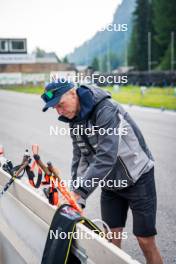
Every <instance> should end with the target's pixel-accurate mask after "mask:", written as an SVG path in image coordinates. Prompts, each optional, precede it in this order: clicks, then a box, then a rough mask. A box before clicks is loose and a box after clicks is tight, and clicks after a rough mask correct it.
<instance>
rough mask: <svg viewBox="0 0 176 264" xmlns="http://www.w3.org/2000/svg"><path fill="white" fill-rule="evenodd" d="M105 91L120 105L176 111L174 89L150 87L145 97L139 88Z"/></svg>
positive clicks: (39, 91)
mask: <svg viewBox="0 0 176 264" xmlns="http://www.w3.org/2000/svg"><path fill="white" fill-rule="evenodd" d="M1 89H4V90H10V91H16V92H22V93H31V94H42V93H43V91H44V88H43V86H36V87H33V86H21V87H20V86H13V87H12V86H11V87H10V86H9V87H4V88H1ZM103 89H105V90H108V91H110V92H111V94H112V97H113V98H114V99H115V100H116V101H118V102H120V103H124V104H132V105H139V106H146V107H154V108H161V107H163V108H165V109H170V110H176V96H174V89H173V88H170V87H167V88H159V87H150V88H148V89H147V91H146V93H145V95H144V96H142V95H141V93H140V87H139V86H131V85H128V86H124V87H121V88H120V91H119V92H115V91H114V90H113V88H112V87H106V88H103Z"/></svg>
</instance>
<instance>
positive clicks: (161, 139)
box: [0, 91, 176, 264]
mask: <svg viewBox="0 0 176 264" xmlns="http://www.w3.org/2000/svg"><path fill="white" fill-rule="evenodd" d="M41 108H42V102H41V100H40V97H39V96H37V95H29V94H22V93H13V92H5V91H0V144H3V146H4V148H5V152H6V157H8V158H9V159H11V160H12V161H14V163H19V162H20V161H21V158H22V155H23V153H24V150H25V149H26V148H31V145H32V144H33V143H38V144H39V145H40V146H41V156H42V157H43V159H44V161H48V160H51V161H53V163H54V164H56V165H57V167H59V168H60V170H61V174H62V178H63V179H69V178H70V164H71V158H72V145H71V141H70V137H69V135H65V136H61V135H50V128H51V127H52V128H55V129H59V128H61V127H65V128H67V125H65V124H64V123H59V122H58V121H57V115H56V113H55V112H54V111H53V110H49V111H48V112H46V113H43V112H42V111H41ZM127 110H128V111H129V112H130V114H131V115H132V116H133V117H134V119H135V120H136V122H137V123H138V125H139V126H140V128H141V129H142V131H143V133H144V135H145V138H146V141H147V143H148V144H149V146H150V149H151V150H152V152H153V154H154V157H155V160H156V186H157V193H158V211H157V230H158V235H157V244H158V246H159V248H160V250H161V254H162V256H163V258H164V263H167V264H172V263H176V187H175V186H176V132H175V131H176V114H175V113H169V112H161V111H159V110H146V109H142V108H138V107H131V108H129V107H127ZM99 198H100V190H99V189H97V190H96V191H95V192H94V193H93V194H92V195H91V197H90V198H89V199H88V201H87V207H86V214H87V216H88V217H89V218H91V219H95V218H100V217H101V216H100V205H99ZM125 231H127V232H128V239H127V240H125V241H124V244H123V249H124V250H125V251H126V252H127V253H129V254H130V255H131V256H133V257H134V258H136V259H137V260H139V261H141V262H142V263H145V261H144V258H143V256H142V253H141V251H140V249H139V246H138V244H137V242H136V240H135V238H134V236H133V235H132V217H131V212H129V217H128V222H127V227H126V230H125Z"/></svg>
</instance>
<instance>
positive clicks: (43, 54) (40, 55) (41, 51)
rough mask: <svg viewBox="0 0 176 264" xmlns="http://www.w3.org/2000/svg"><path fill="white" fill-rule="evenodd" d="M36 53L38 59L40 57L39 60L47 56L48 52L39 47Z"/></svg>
mask: <svg viewBox="0 0 176 264" xmlns="http://www.w3.org/2000/svg"><path fill="white" fill-rule="evenodd" d="M34 53H35V54H36V57H38V58H43V57H44V56H45V54H46V52H45V51H44V50H43V49H41V48H39V47H36V48H35V50H34Z"/></svg>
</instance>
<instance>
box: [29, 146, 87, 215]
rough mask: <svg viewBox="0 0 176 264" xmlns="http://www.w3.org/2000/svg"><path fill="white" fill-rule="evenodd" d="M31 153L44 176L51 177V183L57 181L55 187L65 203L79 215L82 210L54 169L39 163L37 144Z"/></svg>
mask: <svg viewBox="0 0 176 264" xmlns="http://www.w3.org/2000/svg"><path fill="white" fill-rule="evenodd" d="M32 151H33V155H34V158H35V157H36V159H35V160H36V162H37V164H38V165H39V166H40V168H41V169H42V170H43V171H44V172H45V174H47V175H48V176H50V177H51V180H52V181H56V179H58V186H57V187H58V189H59V191H60V192H61V193H62V195H63V196H64V197H65V198H66V199H67V201H68V202H69V203H70V205H71V206H73V208H75V209H76V210H77V211H78V212H79V213H81V212H82V209H81V208H80V206H79V205H78V204H77V202H76V200H75V198H74V197H73V196H72V194H71V193H70V191H69V190H68V189H67V188H66V186H65V185H63V184H62V179H61V177H60V176H59V173H58V171H57V170H56V168H54V167H53V166H52V164H51V162H48V164H47V165H48V167H47V166H45V165H44V163H43V162H42V161H41V159H40V156H39V155H38V153H39V145H37V144H34V145H32Z"/></svg>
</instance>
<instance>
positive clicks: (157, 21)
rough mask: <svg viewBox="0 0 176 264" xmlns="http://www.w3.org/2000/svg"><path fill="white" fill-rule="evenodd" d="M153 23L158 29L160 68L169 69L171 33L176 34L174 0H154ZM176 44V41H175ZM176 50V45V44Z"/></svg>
mask: <svg viewBox="0 0 176 264" xmlns="http://www.w3.org/2000/svg"><path fill="white" fill-rule="evenodd" d="M153 9H154V18H153V23H154V27H155V31H156V36H155V40H156V42H157V45H158V60H159V62H160V69H169V68H170V64H171V34H172V32H175V36H176V4H175V1H174V0H169V1H165V0H153ZM175 44H176V41H175ZM174 49H175V51H176V45H174Z"/></svg>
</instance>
